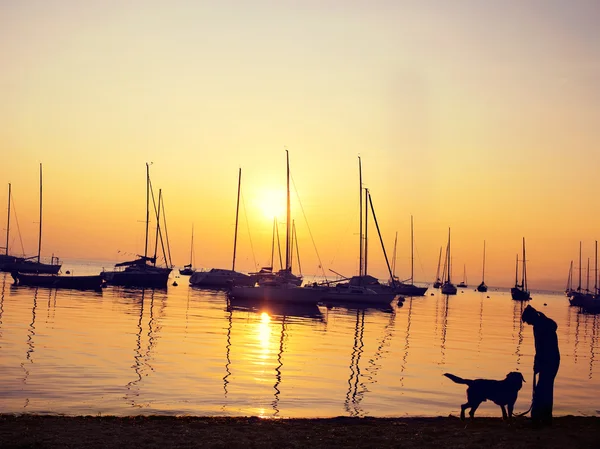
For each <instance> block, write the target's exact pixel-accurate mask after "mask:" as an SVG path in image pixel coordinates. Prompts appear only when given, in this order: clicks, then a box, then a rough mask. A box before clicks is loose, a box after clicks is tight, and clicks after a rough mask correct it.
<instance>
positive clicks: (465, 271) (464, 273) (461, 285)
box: [457, 265, 468, 288]
mask: <svg viewBox="0 0 600 449" xmlns="http://www.w3.org/2000/svg"><path fill="white" fill-rule="evenodd" d="M457 287H461V288H464V287H468V285H467V266H466V265H463V280H462V281H461V282H460V283H459V284H458V285H457Z"/></svg>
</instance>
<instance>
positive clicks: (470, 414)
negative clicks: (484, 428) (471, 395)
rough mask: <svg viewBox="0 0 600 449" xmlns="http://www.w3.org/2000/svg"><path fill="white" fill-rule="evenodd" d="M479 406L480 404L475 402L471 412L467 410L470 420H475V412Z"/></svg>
mask: <svg viewBox="0 0 600 449" xmlns="http://www.w3.org/2000/svg"><path fill="white" fill-rule="evenodd" d="M480 405H481V402H476V403H474V404H472V405H471V410H469V416H470V417H471V419H474V418H475V410H477V407H479V406H480Z"/></svg>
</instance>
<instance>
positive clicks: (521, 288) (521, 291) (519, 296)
mask: <svg viewBox="0 0 600 449" xmlns="http://www.w3.org/2000/svg"><path fill="white" fill-rule="evenodd" d="M510 294H511V296H512V299H514V300H515V301H529V300H530V299H531V295H530V293H529V290H528V289H527V263H526V259H525V237H523V270H522V274H521V283H520V284H519V255H518V254H517V266H516V269H515V286H514V287H513V288H511V289H510Z"/></svg>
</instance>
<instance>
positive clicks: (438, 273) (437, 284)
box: [433, 246, 442, 288]
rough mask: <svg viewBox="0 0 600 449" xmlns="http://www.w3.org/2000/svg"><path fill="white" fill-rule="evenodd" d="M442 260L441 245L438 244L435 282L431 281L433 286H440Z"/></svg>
mask: <svg viewBox="0 0 600 449" xmlns="http://www.w3.org/2000/svg"><path fill="white" fill-rule="evenodd" d="M441 262H442V247H441V246H440V255H439V257H438V266H437V271H436V274H435V282H434V283H433V288H440V287H441V286H442V280H441V279H440V265H441Z"/></svg>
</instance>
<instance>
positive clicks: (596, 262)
mask: <svg viewBox="0 0 600 449" xmlns="http://www.w3.org/2000/svg"><path fill="white" fill-rule="evenodd" d="M594 253H595V254H594V295H597V294H598V240H596V249H595V251H594Z"/></svg>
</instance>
